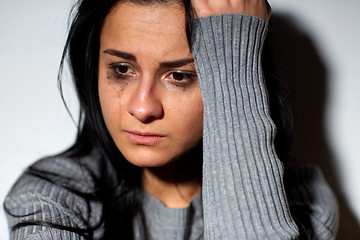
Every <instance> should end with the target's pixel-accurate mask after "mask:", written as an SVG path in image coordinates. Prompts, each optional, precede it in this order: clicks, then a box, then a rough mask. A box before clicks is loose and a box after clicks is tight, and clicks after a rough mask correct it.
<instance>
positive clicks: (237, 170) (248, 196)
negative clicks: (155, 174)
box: [192, 15, 298, 239]
mask: <svg viewBox="0 0 360 240" xmlns="http://www.w3.org/2000/svg"><path fill="white" fill-rule="evenodd" d="M195 21H196V22H195V23H194V27H195V29H196V31H195V32H196V35H195V40H194V43H193V46H192V50H193V54H194V57H195V64H196V70H197V74H198V77H199V81H200V87H201V93H202V97H203V101H204V136H203V142H204V157H203V158H204V165H203V201H204V203H203V204H204V225H205V238H206V239H255V238H258V239H279V238H281V239H291V238H296V237H297V235H298V230H297V227H296V225H295V223H294V221H293V220H292V218H291V215H290V212H289V208H288V204H287V202H286V197H285V193H284V186H283V182H282V174H283V166H282V164H281V162H280V161H279V159H278V158H277V156H276V153H275V149H274V146H273V139H274V136H275V131H276V130H275V126H274V124H273V122H272V121H271V118H270V114H269V109H268V100H267V93H266V89H265V84H264V80H263V74H262V68H261V50H262V45H263V41H264V38H265V35H266V30H267V25H266V24H265V22H264V21H262V20H260V19H258V18H255V17H251V16H244V15H222V16H212V17H209V18H202V19H198V20H195Z"/></svg>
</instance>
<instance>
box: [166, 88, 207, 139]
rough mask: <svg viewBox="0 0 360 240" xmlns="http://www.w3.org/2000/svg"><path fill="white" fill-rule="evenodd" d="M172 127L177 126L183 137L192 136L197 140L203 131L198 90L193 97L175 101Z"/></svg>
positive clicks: (201, 107) (200, 100)
mask: <svg viewBox="0 0 360 240" xmlns="http://www.w3.org/2000/svg"><path fill="white" fill-rule="evenodd" d="M173 120H174V121H173V127H174V128H177V129H178V131H179V132H180V134H181V135H182V136H183V138H194V139H193V140H195V141H198V140H200V139H201V138H202V132H203V102H202V99H201V95H200V92H199V93H198V94H195V96H194V97H193V98H186V100H183V101H180V104H179V102H177V103H176V105H175V106H174V115H173Z"/></svg>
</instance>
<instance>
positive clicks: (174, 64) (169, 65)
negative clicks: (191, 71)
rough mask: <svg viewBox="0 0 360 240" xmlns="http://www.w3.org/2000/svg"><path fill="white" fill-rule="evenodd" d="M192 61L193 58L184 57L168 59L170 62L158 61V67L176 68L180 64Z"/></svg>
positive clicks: (183, 64)
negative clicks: (173, 59)
mask: <svg viewBox="0 0 360 240" xmlns="http://www.w3.org/2000/svg"><path fill="white" fill-rule="evenodd" d="M193 62H194V59H193V58H185V59H179V60H175V61H170V62H162V63H160V67H162V68H178V67H182V66H185V65H187V64H190V63H193Z"/></svg>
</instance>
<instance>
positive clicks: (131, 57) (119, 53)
mask: <svg viewBox="0 0 360 240" xmlns="http://www.w3.org/2000/svg"><path fill="white" fill-rule="evenodd" d="M104 53H107V54H110V55H113V56H115V57H119V58H123V59H126V60H130V61H133V62H136V57H135V56H134V55H132V54H131V53H126V52H122V51H119V50H115V49H107V50H105V51H104Z"/></svg>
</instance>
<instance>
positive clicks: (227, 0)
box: [191, 0, 271, 22]
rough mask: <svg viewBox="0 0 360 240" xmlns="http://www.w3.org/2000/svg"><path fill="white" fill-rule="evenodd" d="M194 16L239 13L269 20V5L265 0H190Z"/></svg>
mask: <svg viewBox="0 0 360 240" xmlns="http://www.w3.org/2000/svg"><path fill="white" fill-rule="evenodd" d="M191 4H192V7H193V11H194V14H195V16H196V17H208V16H211V15H218V14H224V13H239V14H247V15H251V16H255V17H258V18H261V19H263V20H265V22H268V21H269V18H270V15H271V7H270V5H269V3H268V2H267V1H266V0H191Z"/></svg>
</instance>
